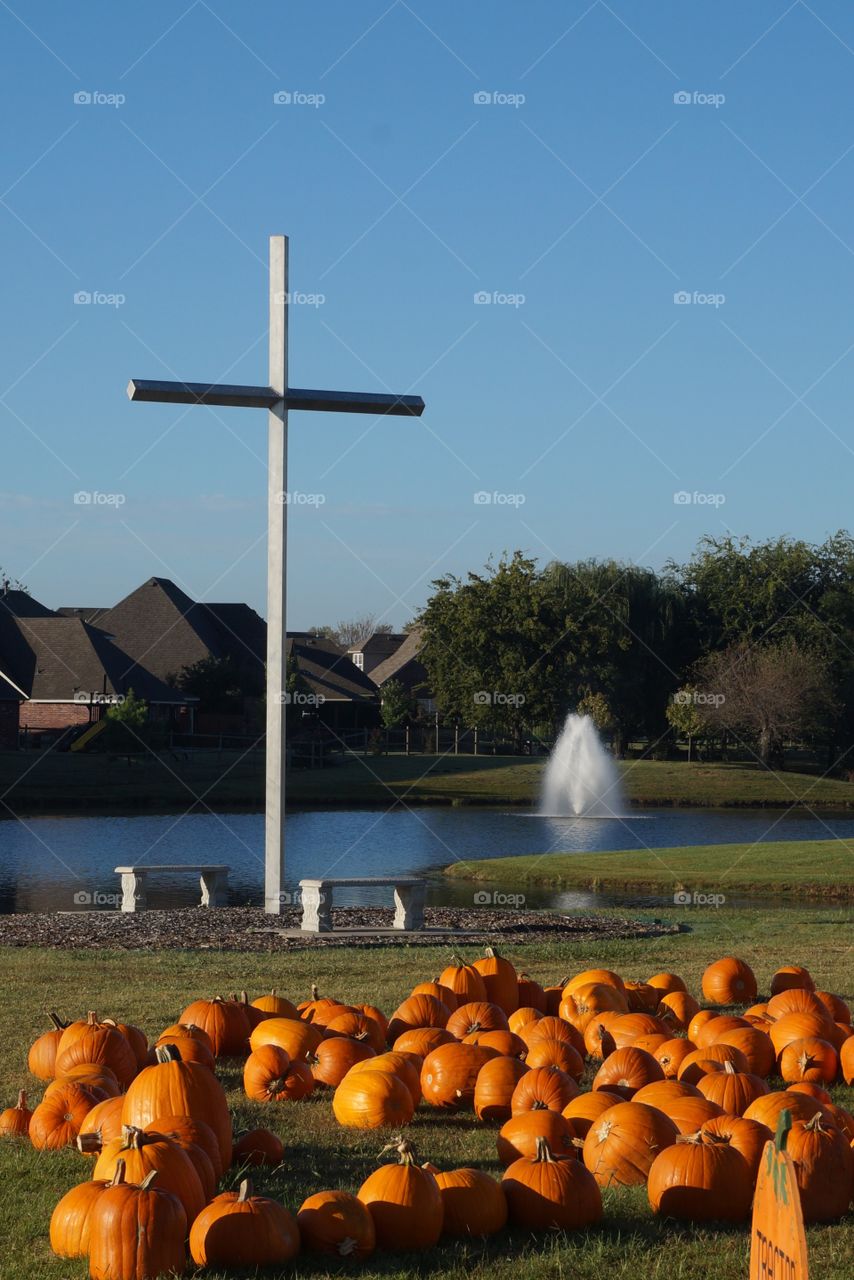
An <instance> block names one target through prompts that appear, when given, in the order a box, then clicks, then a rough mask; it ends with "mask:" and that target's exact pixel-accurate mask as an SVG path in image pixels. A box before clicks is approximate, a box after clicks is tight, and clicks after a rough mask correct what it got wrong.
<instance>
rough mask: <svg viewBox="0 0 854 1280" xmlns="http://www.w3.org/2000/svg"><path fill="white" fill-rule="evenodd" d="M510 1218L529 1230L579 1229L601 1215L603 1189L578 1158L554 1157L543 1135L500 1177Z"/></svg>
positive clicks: (590, 1223) (592, 1223)
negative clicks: (533, 1152)
mask: <svg viewBox="0 0 854 1280" xmlns="http://www.w3.org/2000/svg"><path fill="white" fill-rule="evenodd" d="M502 1186H503V1188H504V1194H505V1196H506V1197H507V1209H508V1213H509V1217H510V1220H511V1221H512V1222H514V1223H516V1224H517V1225H518V1226H520V1227H525V1228H527V1229H528V1230H531V1231H554V1230H558V1231H578V1230H583V1229H584V1228H586V1227H591V1226H593V1225H594V1223H597V1222H598V1221H599V1220H600V1218H601V1217H602V1193H601V1191H600V1190H599V1188H598V1186H597V1185H596V1182H595V1180H594V1179H593V1178H592V1177H591V1176H590V1174H589V1172H588V1171H587V1169H585V1167H584V1165H583V1164H581V1162H580V1161H579V1160H573V1159H570V1158H566V1157H555V1156H554V1155H553V1154H552V1152H551V1149H550V1148H549V1144H548V1142H547V1141H546V1140H545V1138H540V1139H539V1140H538V1142H537V1149H536V1152H535V1154H534V1155H533V1157H531V1156H523V1157H522V1158H521V1159H520V1160H515V1161H514V1162H513V1164H511V1165H510V1167H509V1168H508V1169H505V1171H504V1178H503V1180H502Z"/></svg>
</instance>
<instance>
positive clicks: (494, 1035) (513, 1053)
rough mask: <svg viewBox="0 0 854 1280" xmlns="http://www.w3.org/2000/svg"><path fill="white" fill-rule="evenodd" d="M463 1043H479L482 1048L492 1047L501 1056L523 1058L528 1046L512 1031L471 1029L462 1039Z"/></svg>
mask: <svg viewBox="0 0 854 1280" xmlns="http://www.w3.org/2000/svg"><path fill="white" fill-rule="evenodd" d="M463 1044H479V1045H483V1047H484V1049H494V1050H495V1052H496V1053H498V1054H500V1055H501V1057H503V1058H524V1057H525V1055H526V1053H527V1052H528V1046H527V1045H526V1044H525V1041H524V1040H523V1039H522V1037H521V1036H517V1035H514V1034H513V1032H512V1031H473V1032H472V1033H471V1035H468V1036H466V1037H465V1039H464V1040H463Z"/></svg>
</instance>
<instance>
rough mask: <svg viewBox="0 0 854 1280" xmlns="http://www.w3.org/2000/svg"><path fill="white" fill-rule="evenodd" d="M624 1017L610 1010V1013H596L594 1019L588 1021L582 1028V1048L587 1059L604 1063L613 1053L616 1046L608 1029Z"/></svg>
mask: <svg viewBox="0 0 854 1280" xmlns="http://www.w3.org/2000/svg"><path fill="white" fill-rule="evenodd" d="M624 1016H625V1015H624V1014H622V1013H617V1012H616V1011H613V1010H612V1011H611V1012H610V1013H607V1012H606V1013H598V1014H597V1015H596V1017H595V1018H591V1019H590V1021H589V1022H588V1024H587V1026H586V1027H585V1028H584V1048H585V1050H586V1052H587V1055H588V1057H590V1058H594V1059H595V1060H596V1061H598V1062H604V1060H605V1059H606V1058H607V1057H608V1054H609V1053H613V1052H614V1050H615V1049H616V1047H617V1046H616V1044H615V1042H614V1037H613V1036H612V1035H611V1033H610V1032H609V1030H608V1027H609V1025H610V1024H611V1023H612V1022H615V1021H616V1020H617V1018H622V1017H624Z"/></svg>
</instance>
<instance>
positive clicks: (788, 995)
mask: <svg viewBox="0 0 854 1280" xmlns="http://www.w3.org/2000/svg"><path fill="white" fill-rule="evenodd" d="M787 1013H814V1014H816V1016H817V1017H819V1018H826V1017H828V1016H829V1014H828V1009H827V1006H826V1005H825V1003H824V1001H823V1000H822V999H821V998H820V997H819V996H818V995H816V993H815V992H814V991H813V990H812V989H808V988H805V987H789V988H785V989H784V990H782V991H780V992H779V993H778V994H777V995H775V996H772V998H771V999H770V1000H769V1001H768V1004H767V1005H766V1007H765V1016H766V1017H767V1018H770V1019H771V1021H772V1022H777V1021H778V1020H779V1019H780V1018H784V1017H785V1016H786V1014H787Z"/></svg>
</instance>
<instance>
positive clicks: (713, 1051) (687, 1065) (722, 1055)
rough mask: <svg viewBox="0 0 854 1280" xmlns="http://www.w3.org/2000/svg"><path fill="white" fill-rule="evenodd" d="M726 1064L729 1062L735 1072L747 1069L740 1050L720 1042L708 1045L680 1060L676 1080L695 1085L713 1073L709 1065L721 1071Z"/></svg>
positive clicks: (746, 1063)
mask: <svg viewBox="0 0 854 1280" xmlns="http://www.w3.org/2000/svg"><path fill="white" fill-rule="evenodd" d="M727 1062H731V1063H732V1065H733V1066H734V1067H735V1069H736V1071H747V1069H748V1062H747V1059H746V1057H745V1056H744V1054H743V1053H742V1052H741V1050H740V1049H737V1048H736V1047H735V1046H734V1045H731V1044H725V1043H724V1042H723V1041H721V1042H719V1043H718V1044H711V1045H709V1046H708V1048H706V1049H694V1050H693V1052H692V1053H689V1054H687V1055H686V1056H685V1057H684V1058H683V1059H682V1062H681V1064H680V1066H679V1070H678V1072H677V1073H676V1076H677V1079H678V1080H685V1081H687V1083H688V1084H697V1082H698V1080H699V1079H700V1077H701V1076H704V1075H707V1074H708V1072H709V1071H710V1070H711V1071H714V1069H715V1068H714V1066H712V1067H710V1066H709V1065H708V1064H709V1063H715V1064H716V1065H717V1066H719V1067H720V1068H721V1070H723V1067H724V1065H725V1064H726V1063H727Z"/></svg>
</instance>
